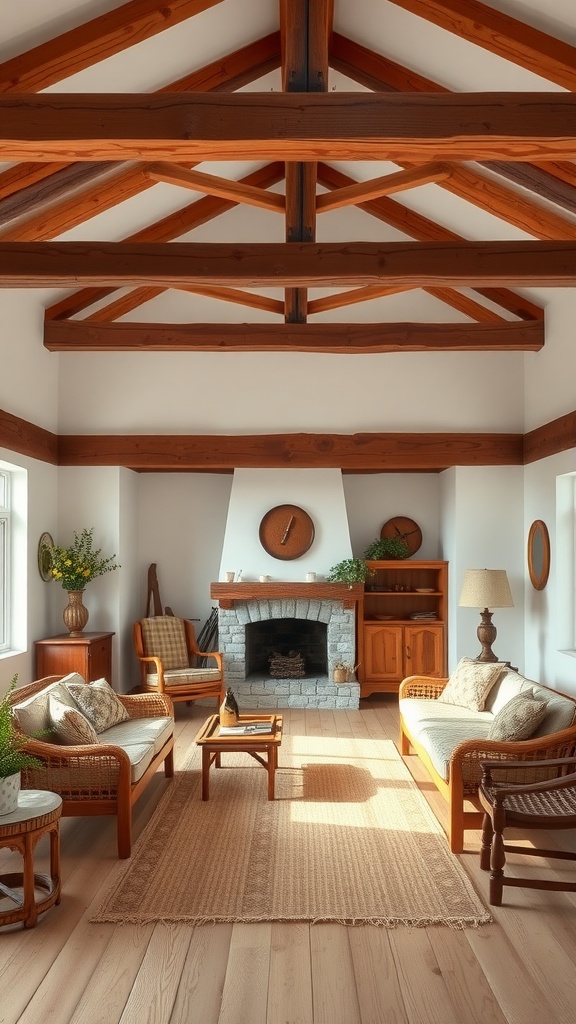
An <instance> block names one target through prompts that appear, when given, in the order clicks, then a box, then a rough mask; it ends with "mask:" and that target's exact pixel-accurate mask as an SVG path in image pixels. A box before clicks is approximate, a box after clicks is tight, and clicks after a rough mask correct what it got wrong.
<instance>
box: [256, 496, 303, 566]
mask: <svg viewBox="0 0 576 1024" xmlns="http://www.w3.org/2000/svg"><path fill="white" fill-rule="evenodd" d="M259 536H260V543H261V545H262V547H263V548H264V550H265V551H267V552H268V554H269V555H272V557H273V558H279V559H282V561H285V562H288V561H290V560H291V559H292V558H300V557H301V555H304V554H305V553H306V552H307V551H308V549H309V548H310V547H311V546H312V542H313V540H314V523H313V521H312V519H311V517H310V516H309V515H308V513H307V512H305V511H304V509H303V508H300V506H299V505H275V506H274V508H271V509H270V511H269V512H267V513H266V515H265V516H264V517H263V519H262V522H261V523H260V533H259Z"/></svg>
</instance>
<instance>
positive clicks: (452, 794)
mask: <svg viewBox="0 0 576 1024" xmlns="http://www.w3.org/2000/svg"><path fill="white" fill-rule="evenodd" d="M447 682H448V680H447V679H434V678H432V677H430V676H409V677H408V678H407V679H405V680H404V682H403V683H401V684H400V691H399V697H400V698H404V697H416V698H419V699H421V700H435V699H436V698H437V697H438V696H439V695H440V694H441V693H442V690H443V689H444V687H445V686H446V683H447ZM551 692H555V691H551ZM562 696H565V695H564V694H563V695H562ZM566 699H567V700H571V699H572V698H569V697H566ZM575 704H576V702H575ZM575 717H576V706H575ZM412 749H413V750H414V751H415V752H416V754H417V755H418V757H419V758H420V760H421V761H422V763H423V764H424V765H425V767H426V770H427V772H428V774H429V775H430V777H431V779H432V781H433V782H434V784H435V786H436V788H437V789H438V790H439V792H440V793H441V794H442V796H444V797H445V798H446V800H447V801H448V809H449V819H448V828H447V831H448V839H449V842H450V849H451V851H452V853H461V852H462V850H463V849H464V832H465V830H466V829H481V828H482V825H483V822H484V812H483V810H482V809H481V806H480V802H479V799H478V786H479V785H480V781H481V779H482V762H483V761H503V762H505V761H526V762H534V761H543V760H550V759H553V758H558V757H571V756H572V755H574V754H576V724H573V725H571V726H570V728H568V729H563V730H562V731H560V732H554V733H548V734H547V735H544V736H538V737H534V738H532V739H527V740H515V741H507V742H503V741H500V740H488V739H470V740H464V741H463V742H461V743H459V744H458V745H457V746H456V747H455V749H454V750H453V752H452V756H451V758H450V768H449V775H448V779H444V778H442V776H441V775H439V774H438V772H437V771H436V768H435V767H434V765H433V763H432V760H431V758H430V756H429V754H428V751H427V750H426V749H425V748H424V746H423V745H422V744H421V743H419V742H418V741H417V740H416V739H415V737H414V736H412V735H411V734H410V730H409V728H408V726H407V725H406V723H405V721H404V720H403V718H402V715H401V716H400V752H401V753H402V755H407V754H410V753H411V750H412ZM519 781H529V778H528V777H526V778H525V779H523V780H519ZM466 805H468V806H469V807H472V808H473V809H472V810H469V809H467V808H466ZM465 808H466V809H465Z"/></svg>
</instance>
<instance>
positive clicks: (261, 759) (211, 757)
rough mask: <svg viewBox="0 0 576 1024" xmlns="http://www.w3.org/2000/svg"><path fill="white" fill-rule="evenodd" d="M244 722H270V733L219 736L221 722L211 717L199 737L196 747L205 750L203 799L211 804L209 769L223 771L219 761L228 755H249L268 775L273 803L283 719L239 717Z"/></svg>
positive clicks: (217, 718) (203, 752)
mask: <svg viewBox="0 0 576 1024" xmlns="http://www.w3.org/2000/svg"><path fill="white" fill-rule="evenodd" d="M243 721H249V722H269V723H270V732H264V733H245V734H243V735H239V736H238V735H237V736H230V735H225V736H221V735H220V719H219V717H218V715H211V716H210V718H208V719H207V720H206V721H205V722H204V725H203V726H202V728H201V729H200V732H199V733H198V735H197V736H196V743H197V744H198V746H199V747H202V799H203V800H208V796H209V780H210V767H211V765H212V764H215V765H216V767H217V768H220V767H221V763H220V758H221V755H222V754H224V753H226V751H228V752H230V753H232V752H238V751H240V752H243V753H246V754H250V757H253V758H254V760H255V761H258V764H261V765H262V767H263V768H265V769H266V771H267V772H268V799H269V800H273V799H274V777H275V773H276V769H277V767H278V747H279V746H280V744H281V742H282V715H240V719H239V722H238V724H239V725H241V724H242V722H243Z"/></svg>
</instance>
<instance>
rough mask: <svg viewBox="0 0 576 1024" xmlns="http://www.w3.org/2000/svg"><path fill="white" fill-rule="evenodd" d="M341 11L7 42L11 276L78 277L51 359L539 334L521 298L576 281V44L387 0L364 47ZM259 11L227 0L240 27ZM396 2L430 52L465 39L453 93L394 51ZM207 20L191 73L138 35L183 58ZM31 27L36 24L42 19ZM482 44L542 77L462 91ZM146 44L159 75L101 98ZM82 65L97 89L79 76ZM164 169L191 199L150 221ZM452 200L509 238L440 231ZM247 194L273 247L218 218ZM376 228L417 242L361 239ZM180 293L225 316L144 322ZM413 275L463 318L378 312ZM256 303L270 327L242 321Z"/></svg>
mask: <svg viewBox="0 0 576 1024" xmlns="http://www.w3.org/2000/svg"><path fill="white" fill-rule="evenodd" d="M85 6H87V7H89V8H90V11H91V12H93V11H94V7H95V5H94V4H90V3H89V4H87V5H85ZM346 6H347V5H343V4H342V5H339V3H338V0H336V4H335V5H334V3H333V0H279V2H278V0H273V2H271V3H270V5H269V6H267V5H263V4H260V8H261V9H262V11H263V13H264V14H265V16H264V17H263V18H262V19H261V21H262V27H263V31H262V34H261V35H258V33H257V31H256V32H255V33H254V29H253V28H252V27H251V32H252V35H253V38H251V39H250V41H249V42H248V43H244V44H243V45H241V46H237V47H234V46H233V45H230V46H228V45H227V40H228V39H229V38H230V39H235V38H236V36H235V33H234V31H232V26H231V24H230V22H229V15H230V10H231V2H230V0H165V2H164V3H163V4H162V6H160V5H159V4H157V3H154V2H152V0H131V2H129V3H125V4H123V5H118V6H114V5H112V4H111V3H106V2H103V3H102V4H100V5H99V8H100V9H102V8H106V7H108V8H110V9H108V10H106V9H104V13H99V14H96V16H94V17H92V18H91V20H85V21H79V18H80V13H78V14H77V15H76V19H77V20H76V22H75V23H74V24H72V25H71V26H68V25H66V28H65V29H64V30H62V31H59V30H58V19H55V25H54V29H53V30H50V29H49V27H48V26H45V27H44V29H43V30H42V31H40V33H39V35H38V41H37V42H36V41H35V42H34V45H31V46H29V47H28V48H25V49H22V50H19V49H18V46H17V45H16V44H17V42H18V40H17V38H16V39H15V40H14V42H13V43H12V44H11V50H10V54H11V55H9V56H7V59H5V60H4V62H3V63H1V64H0V159H3V160H4V161H6V163H5V164H4V165H2V166H0V283H1V284H2V286H3V287H14V286H17V287H34V288H37V287H54V288H59V289H62V288H64V289H66V294H64V295H63V296H62V295H59V296H58V298H57V300H56V301H54V302H53V303H51V304H50V305H49V306H48V307H47V308H46V311H45V325H44V344H45V346H46V347H47V348H48V349H50V350H52V351H61V352H72V351H90V352H114V351H133V350H147V351H150V350H156V351H162V352H169V351H200V352H210V351H219V352H222V351H231V352H233V351H236V352H238V351H256V352H257V351H271V350H272V351H280V352H286V351H300V352H342V353H346V352H354V353H374V352H384V351H405V352H410V351H420V352H421V351H425V350H428V351H450V350H452V351H468V350H470V351H481V352H486V351H502V350H508V351H537V350H538V349H540V348H541V347H542V346H543V345H544V344H545V323H544V312H543V309H542V307H541V306H540V305H539V304H538V303H536V302H534V301H532V300H531V299H530V298H529V297H528V296H527V294H526V293H525V291H524V289H525V288H529V287H532V286H535V285H554V286H560V287H562V286H569V285H570V286H572V285H573V284H574V282H575V278H576V162H575V161H576V99H575V97H574V95H573V92H574V89H575V86H576V47H575V46H572V45H570V44H569V43H568V42H567V41H565V40H564V39H562V38H560V37H555V36H552V35H550V34H548V33H546V32H545V31H543V30H542V29H540V28H538V27H537V18H535V19H534V23H533V24H527V23H524V22H521V21H518V20H516V19H515V18H514V17H512V16H511V14H509V13H504V12H503V10H502V9H500V10H497V9H496V8H495V7H493V6H489V5H487V4H482V3H479V2H477V0H387V2H379V3H373V4H372V9H373V12H374V19H375V22H374V29H375V33H374V34H375V37H376V40H377V42H376V45H375V46H374V49H372V48H370V47H368V46H366V45H364V44H362V43H360V42H358V41H355V39H354V38H352V37H351V36H352V33H351V32H350V30H348V32H347V31H346V30H345V27H346V25H348V26H349V25H350V18H349V13H350V12H349V10H346ZM498 6H499V7H500V8H503V7H506V6H512V8H514V4H513V3H512V5H510V4H508V5H507V4H506V2H505V0H504V2H503V3H500V4H499V5H498ZM516 6H518V5H516ZM249 7H250V5H249V4H244V3H243V2H242V0H238V2H235V3H234V10H235V12H236V13H237V15H238V16H239V17H240V18H241V17H242V12H243V10H245V12H246V13H248V10H249ZM520 7H522V5H520ZM399 9H401V10H402V11H403V12H404V14H405V16H406V15H407V16H408V17H409V18H411V19H413V24H414V26H415V27H416V25H418V26H419V29H420V32H421V29H422V25H423V24H424V25H425V26H427V27H428V29H429V31H430V40H431V45H433V40H434V38H435V36H434V33H436V32H438V31H441V32H442V33H448V34H450V35H451V36H453V37H455V38H456V39H458V40H460V41H461V42H462V43H465V44H466V47H469V48H470V49H466V47H465V48H464V50H463V55H464V56H463V60H462V61H461V63H460V67H459V73H458V75H457V76H454V80H458V88H455V87H454V86H452V85H450V86H449V85H448V84H447V83H449V82H450V80H451V75H450V73H447V74H446V75H445V77H444V78H443V79H442V81H440V80H432V79H431V78H429V77H425V76H424V75H422V74H421V73H419V72H418V71H417V70H416V59H417V47H416V58H415V62H414V65H413V64H412V63H410V65H408V63H406V64H405V63H401V62H399V61H398V60H395V59H392V58H391V57H390V56H388V55H387V53H386V46H385V40H386V28H387V18H388V19H393V17H394V16H395V15H397V14H398V10H399ZM208 11H212V18H213V20H212V21H211V23H210V24H211V26H212V27H213V26H214V24H217V26H218V38H217V42H216V43H215V42H214V39H212V40H211V42H210V46H208V47H205V49H208V51H210V52H212V54H213V53H214V52H215V53H216V54H217V56H216V57H215V58H214V57H212V59H210V60H209V61H207V62H206V63H204V64H203V63H202V61H201V57H200V53H201V50H202V40H203V39H204V36H203V32H204V31H205V28H202V27H201V26H203V24H204V23H203V21H202V19H203V18H204V19H205V18H206V16H207V12H208ZM220 12H221V17H219V15H220ZM346 15H348V17H346ZM69 16H70V15H69ZM214 19H217V20H214ZM256 21H257V19H256ZM340 22H342V26H341V25H340ZM196 24H197V25H198V26H199V28H198V40H199V42H198V47H197V48H195V47H194V46H192V47H191V54H190V70H189V71H188V72H187V73H186V74H184V75H182V74H179V75H178V76H175V77H174V79H173V80H169V79H168V78H166V77H165V76H166V74H167V71H166V67H167V66H169V63H170V62H169V61H167V62H166V64H165V65H164V66H163V68H162V69H161V70H157V69H156V68H155V66H154V64H153V63H152V62H151V63H150V64H149V66H147V64H146V59H147V58H146V45H147V44H148V45H150V44H151V42H152V41H153V40H154V39H155V38H156V37H162V38H165V40H166V47H167V48H169V47H170V45H171V40H172V41H173V40H174V38H175V36H174V32H173V31H170V30H176V29H177V27H178V26H180V30H181V31H184V30H186V32H188V33H189V36H188V38H189V39H190V40H192V42H194V41H195V33H194V26H195V25H196ZM390 24H392V21H390ZM409 24H411V22H409ZM376 29H378V31H377V32H376ZM364 36H368V38H369V37H370V32H368V33H366V32H365V33H364ZM24 38H25V39H26V40H27V41H29V40H30V39H31V38H32V39H33V38H34V32H33V28H32V26H30V29H29V31H28V33H25V34H24ZM360 38H363V37H362V35H360ZM416 38H417V33H415V39H416ZM133 48H135V49H133ZM478 49H479V50H480V51H481V52H482V53H484V54H486V53H487V54H490V55H491V58H490V59H493V58H497V59H498V60H501V61H504V62H507V64H508V65H509V66H510V67H511V68H512V67H513V68H514V69H516V70H518V69H522V73H524V72H528V73H529V75H528V78H529V79H530V76H538V77H539V79H541V83H540V86H539V87H538V88H537V89H533V90H532V91H530V92H516V91H514V92H513V91H509V89H508V88H506V87H505V86H504V87H501V88H500V89H499V91H494V92H486V91H483V90H480V89H479V88H478V86H477V82H476V78H475V76H474V64H473V61H472V60H471V67H472V69H473V70H472V73H471V84H470V86H469V88H470V91H469V92H467V91H463V90H465V89H466V88H467V84H466V82H465V81H464V79H465V78H466V54H467V53H470V54H473V53H475V52H476V51H477V50H478ZM131 53H132V54H133V53H142V60H141V62H140V66H139V80H140V81H141V82H143V83H146V84H145V86H141V87H140V88H139V91H130V92H128V91H126V92H124V91H114V92H109V91H106V92H100V91H98V90H99V89H102V88H106V87H107V85H108V80H107V77H106V72H107V69H111V72H110V81H111V82H112V84H113V87H114V88H117V87H116V84H115V83H116V81H121V80H122V75H121V74H120V73H119V72H118V69H119V68H120V69H121V68H122V60H123V58H127V57H128V56H129V55H130V54H131ZM178 56H179V55H178ZM503 66H505V65H503ZM90 69H92V70H93V72H94V77H93V79H92V81H93V82H94V83H96V85H93V86H92V87H90V86H88V87H87V86H85V85H82V88H81V89H78V88H77V87H76V83H77V81H78V82H81V83H83V82H85V81H86V80H87V79H86V72H87V71H89V70H90ZM147 72H148V73H147ZM158 76H160V84H158ZM136 77H137V78H138V76H136ZM503 80H505V76H504V79H503ZM90 81H91V80H90V77H89V76H88V82H90ZM530 81H532V79H530ZM209 162H211V163H214V162H217V166H218V168H219V170H220V173H214V170H213V169H211V168H209V167H208V168H207V167H206V164H207V163H209ZM242 162H248V163H249V167H250V169H249V170H248V172H247V173H245V172H243V169H242ZM203 165H204V166H203ZM158 183H162V184H163V185H164V186H169V187H170V188H171V189H173V190H175V191H174V193H172V192H171V195H177V196H178V199H177V201H176V202H174V200H173V201H172V208H171V209H170V211H169V212H168V213H164V214H163V215H158V216H157V217H154V215H153V214H154V201H153V196H154V194H155V193H154V191H153V190H154V187H155V186H157V185H158ZM419 190H421V191H419ZM144 193H149V194H150V197H151V200H150V211H149V217H148V220H147V221H146V223H144V224H142V226H141V227H140V228H139V229H138V230H135V231H132V232H131V233H129V234H128V235H126V236H120V237H117V236H116V235H112V236H110V237H108V238H105V239H99V240H93V239H92V237H91V234H90V222H91V221H92V219H93V218H94V217H95V216H97V215H98V214H101V213H104V212H105V211H111V210H114V209H115V208H118V209H122V208H123V206H124V204H129V203H130V200H131V199H133V198H134V197H137V196H142V194H144ZM446 193H447V194H448V195H449V196H452V197H456V198H457V200H458V201H459V202H461V203H462V204H463V209H464V208H467V209H470V210H471V211H473V210H476V211H481V212H483V213H488V214H489V215H490V218H491V220H490V221H489V223H490V224H494V225H501V226H502V227H505V229H506V230H504V232H503V235H504V238H502V235H501V234H500V233H498V234H496V232H495V233H494V235H493V237H487V238H482V240H478V239H477V238H473V237H472V238H471V237H468V236H467V233H466V230H465V228H463V230H462V232H456V231H454V230H453V229H452V228H448V227H446V226H444V224H443V222H442V216H441V215H435V207H436V205H437V206H438V208H439V210H440V212H441V211H442V208H443V205H442V201H441V197H442V195H444V194H446ZM414 195H415V196H417V197H418V200H417V201H411V196H414ZM422 196H424V197H425V199H426V202H425V203H424V204H422V202H421V201H420V197H422ZM435 197H438V201H437V202H436V201H435ZM238 205H243V206H247V207H254V208H257V209H258V210H259V211H262V210H263V211H266V213H267V214H269V215H270V217H271V218H273V219H274V223H275V225H276V224H279V225H280V226H278V227H276V226H275V227H274V229H273V230H274V232H275V233H273V237H279V238H283V239H284V241H272V242H271V241H269V240H268V239H265V240H262V241H253V242H250V243H246V242H244V241H241V240H238V239H236V238H234V237H229V238H228V239H227V240H225V241H223V240H222V231H221V227H220V225H221V223H222V222H221V220H220V218H221V217H222V215H223V214H225V213H227V212H228V211H230V210H232V209H233V208H234V207H235V206H238ZM424 209H425V210H426V213H424V212H422V211H423V210H424ZM345 210H349V211H351V212H352V213H354V211H358V212H357V213H356V216H357V218H358V219H357V221H356V222H354V229H353V230H355V231H356V232H357V233H355V234H354V233H352V231H349V232H348V233H347V235H346V237H338V238H337V239H336V240H334V239H333V234H334V229H332V231H331V229H330V228H328V229H326V230H325V229H324V227H323V225H324V224H329V220H330V218H331V217H334V216H335V215H336V214H337V213H338V212H342V211H345ZM462 222H463V224H464V223H465V218H463V221H462ZM256 223H257V221H256ZM356 223H357V224H358V227H356ZM367 223H370V224H371V225H375V226H382V230H383V231H389V230H390V229H392V237H393V238H395V239H396V238H398V236H400V238H401V239H403V240H401V241H397V240H394V241H387V240H386V241H373V240H370V239H368V240H363V237H364V236H363V235H362V234H361V232H362V230H363V226H364V225H366V224H367ZM83 225H86V228H85V229H84V231H85V233H84V235H83V236H82V237H81V240H78V232H79V231H82V230H83V228H82V226H83ZM384 226H385V227H384ZM373 230H374V228H372V231H373ZM197 231H199V232H201V239H202V240H201V241H195V240H194V233H195V232H197ZM506 231H508V232H509V234H507V233H506ZM74 232H75V234H74ZM211 232H213V235H212V237H213V238H214V241H212V240H211ZM67 233H73V234H74V237H75V240H74V241H69V240H66V238H65V237H64V239H63V237H62V236H66V235H67ZM370 237H371V238H373V237H374V235H373V234H372V235H371V236H370ZM183 238H185V239H186V240H185V241H182V239H183ZM326 239H330V240H326ZM359 239H360V240H359ZM71 289H73V290H71ZM167 289H172V290H175V291H177V292H179V293H180V294H192V295H196V296H202V297H204V298H209V299H210V300H212V301H213V302H214V303H217V306H216V309H220V310H222V318H221V320H219V318H218V316H217V315H216V316H215V317H214V321H213V322H209V323H207V322H203V323H200V322H196V321H191V320H189V321H187V322H186V321H184V320H182V317H181V316H180V317H179V318H178V319H177V322H170V323H166V322H159V321H158V320H157V319H150V320H146V321H145V322H142V319H141V316H138V317H135V316H134V314H135V311H137V310H139V309H140V307H142V306H146V309H147V310H150V311H153V310H154V301H153V300H155V299H156V298H158V297H160V296H162V294H163V293H164V292H166V290H167ZM417 289H421V290H423V291H424V293H425V294H426V295H428V296H431V297H433V298H434V299H435V300H437V301H439V302H441V303H442V304H443V305H444V307H445V308H446V310H447V311H448V310H449V316H447V320H446V321H445V322H439V321H438V320H437V319H436V320H430V321H428V322H425V321H423V320H422V319H421V318H419V319H414V320H407V319H403V320H402V321H401V322H397V321H396V320H395V319H394V318H393V317H392V318H390V317H388V318H383V317H382V316H381V314H380V313H379V311H381V310H382V308H383V307H382V300H383V299H384V298H385V297H387V296H390V297H393V296H398V295H400V294H403V293H407V292H410V291H414V290H417ZM518 289H520V290H518ZM366 303H372V304H373V308H374V309H375V310H377V311H378V312H376V313H375V315H374V316H372V317H371V316H370V315H369V314H368V315H366V313H365V312H364V314H363V316H362V317H361V318H359V319H358V321H357V322H356V321H355V320H354V318H353V310H354V307H355V306H358V305H360V304H362V306H363V309H364V310H365V308H366V307H365V306H364V304H366ZM231 305H232V306H233V307H236V308H237V309H238V313H237V314H236V316H237V317H238V322H234V316H231V315H230V306H231ZM163 308H165V307H163ZM371 308H372V307H371ZM344 309H347V310H348V319H347V320H346V322H341V314H342V311H343V310H344ZM254 310H255V311H257V312H258V314H259V315H260V318H261V315H262V313H264V314H265V322H259V321H258V318H257V319H256V321H255V322H250V317H251V311H254ZM333 312H334V314H335V319H334V321H331V320H330V315H331V313H333ZM131 316H132V317H134V318H133V319H131ZM240 321H241V322H240Z"/></svg>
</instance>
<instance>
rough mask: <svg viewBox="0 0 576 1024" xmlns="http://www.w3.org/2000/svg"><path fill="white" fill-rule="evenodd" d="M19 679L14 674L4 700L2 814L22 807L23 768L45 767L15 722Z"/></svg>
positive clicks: (0, 718)
mask: <svg viewBox="0 0 576 1024" xmlns="http://www.w3.org/2000/svg"><path fill="white" fill-rule="evenodd" d="M17 680H18V676H14V678H13V679H12V680H11V682H10V685H9V687H8V690H7V691H6V693H5V694H4V696H3V697H2V700H0V817H2V815H4V814H11V813H12V811H15V810H16V808H17V806H18V793H19V792H20V773H21V771H22V769H23V768H41V767H42V765H41V764H40V761H38V760H37V758H35V757H32V756H31V755H30V754H27V753H26V751H25V750H24V747H25V746H26V743H27V741H28V738H29V737H27V736H24V735H22V733H20V732H18V730H17V728H16V727H15V725H14V711H13V708H12V704H11V695H12V691H13V690H14V689H15V687H16V682H17Z"/></svg>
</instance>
